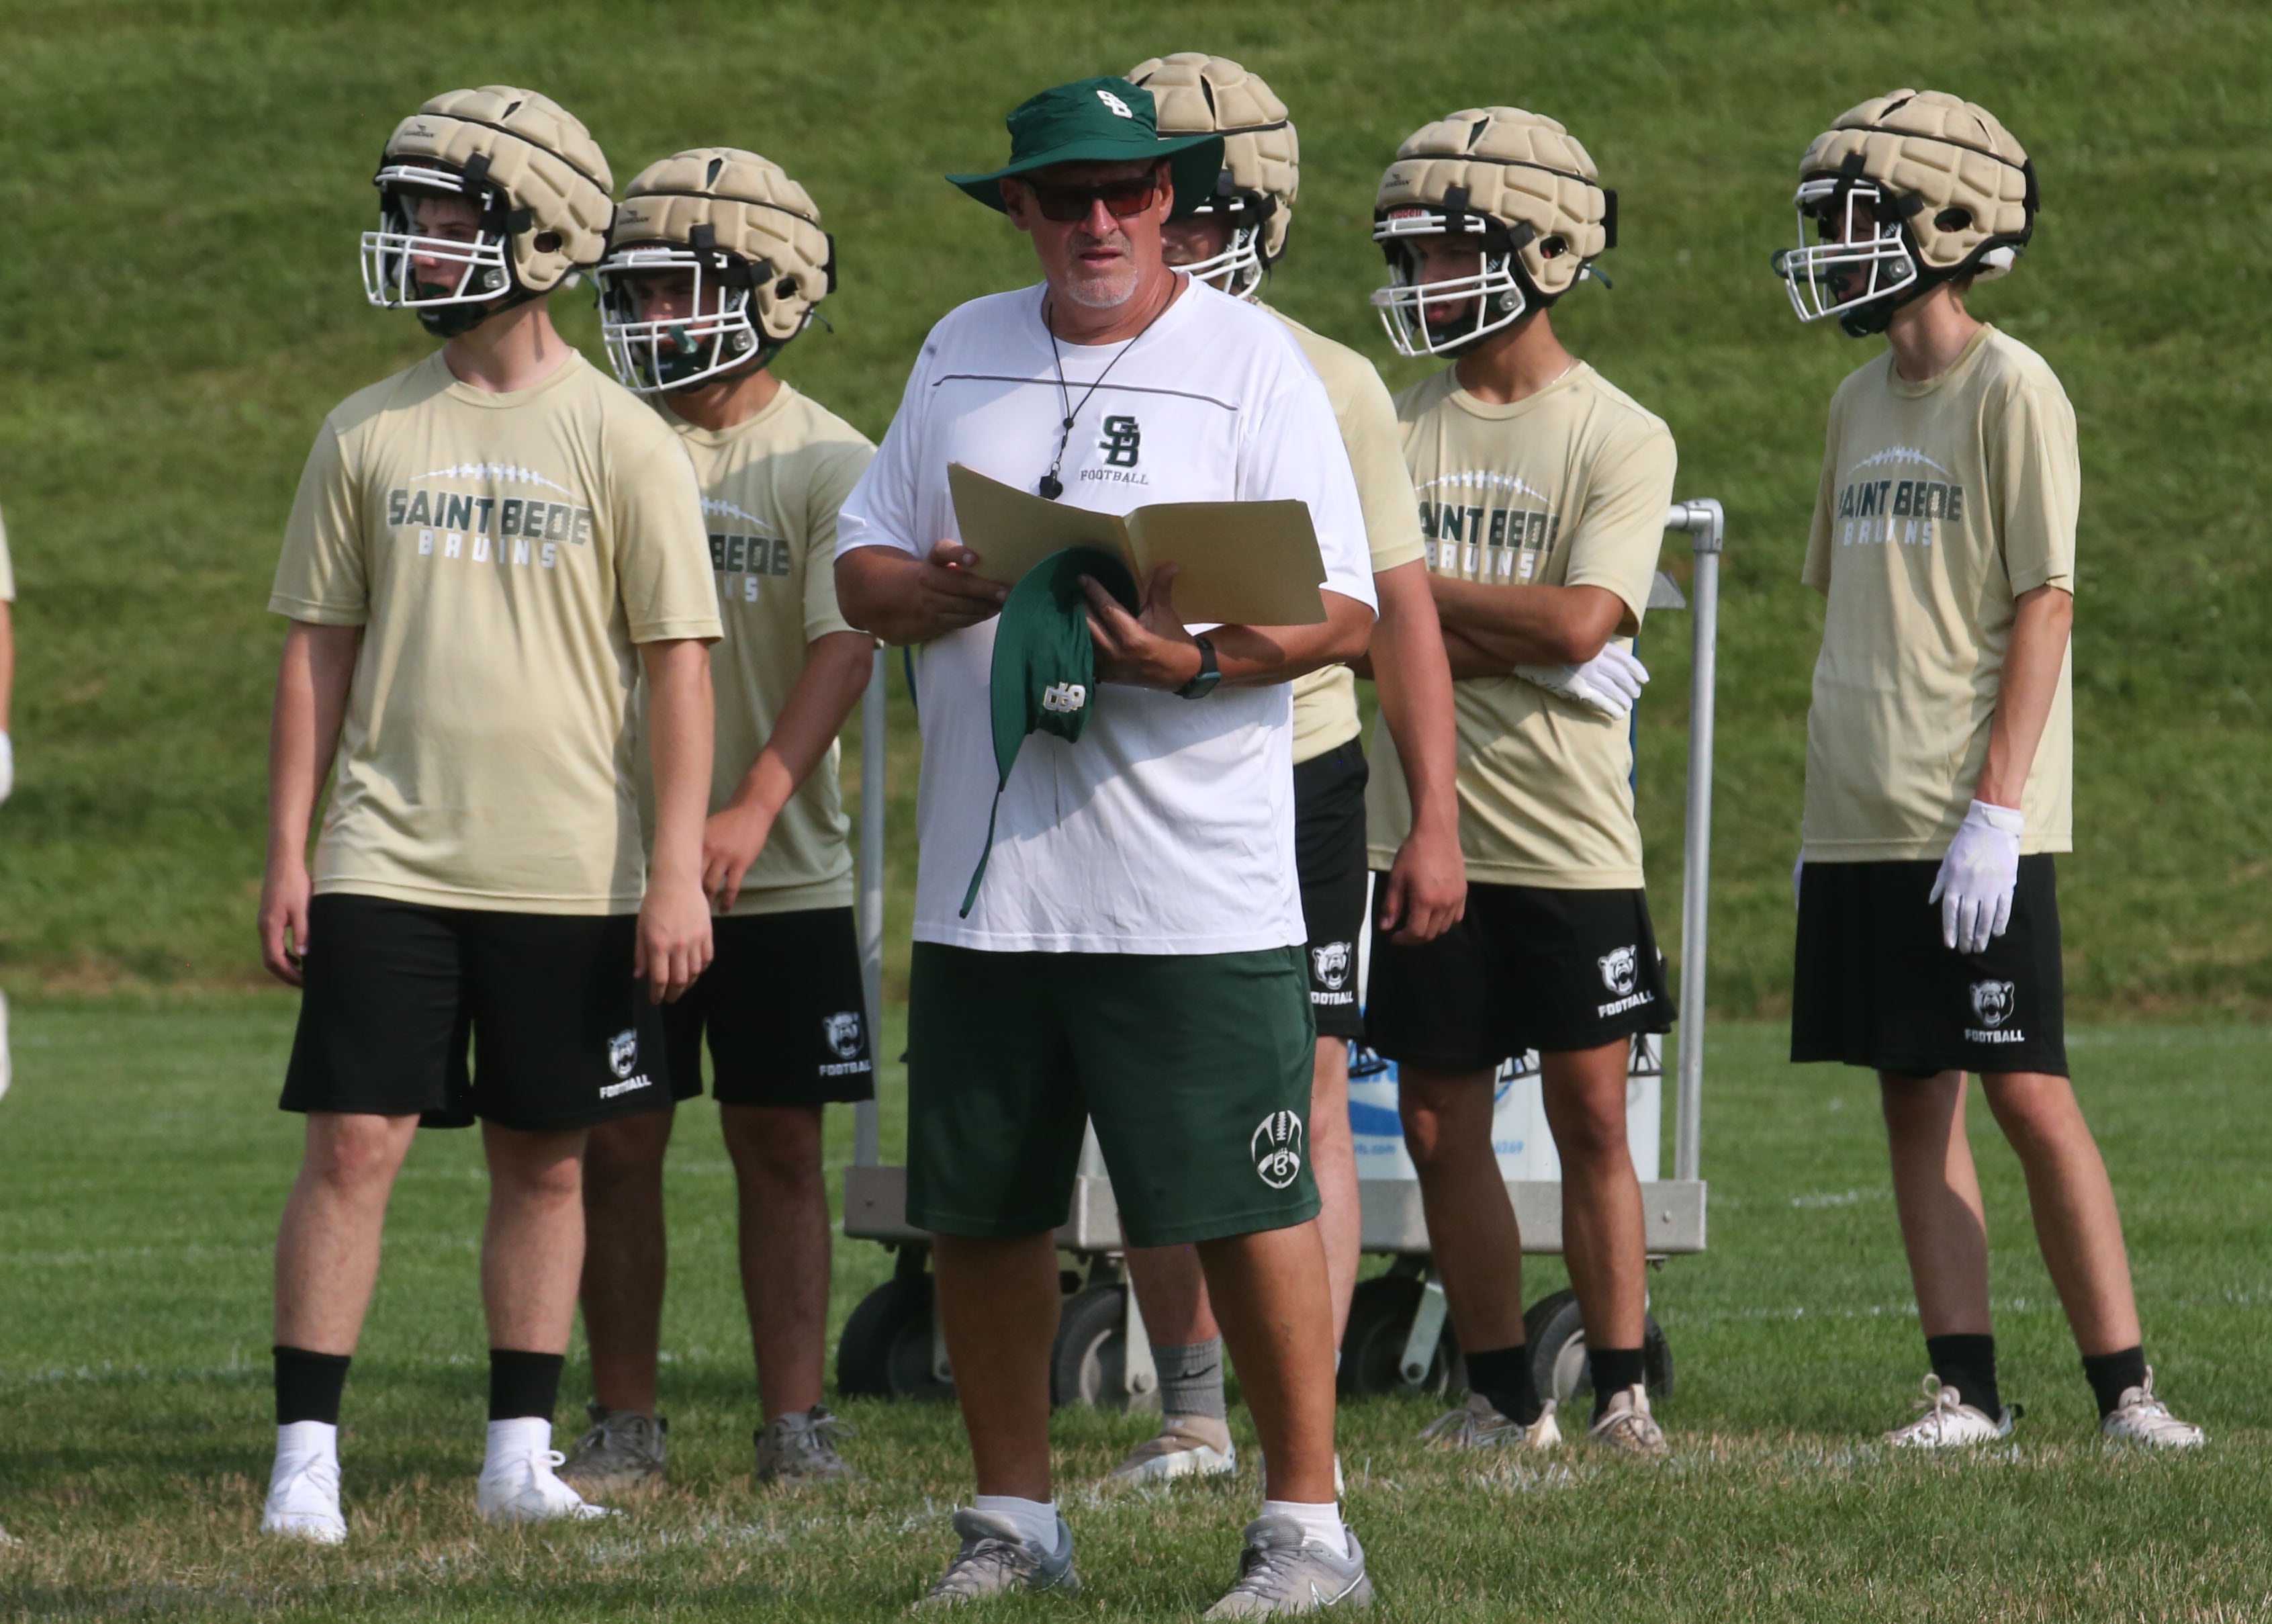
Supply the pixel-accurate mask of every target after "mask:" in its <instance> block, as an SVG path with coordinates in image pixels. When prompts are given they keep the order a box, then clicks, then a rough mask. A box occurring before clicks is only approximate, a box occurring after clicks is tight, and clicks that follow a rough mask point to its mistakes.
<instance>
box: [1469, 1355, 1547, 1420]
mask: <svg viewBox="0 0 2272 1624" xmlns="http://www.w3.org/2000/svg"><path fill="white" fill-rule="evenodd" d="M1468 1390H1469V1392H1470V1393H1480V1394H1482V1395H1483V1396H1484V1398H1485V1399H1487V1400H1489V1401H1490V1403H1491V1408H1492V1409H1494V1410H1496V1411H1498V1412H1499V1414H1501V1415H1503V1416H1505V1417H1506V1418H1507V1419H1508V1420H1510V1421H1520V1422H1521V1423H1522V1425H1523V1426H1529V1425H1530V1424H1531V1423H1532V1422H1534V1421H1536V1420H1537V1419H1538V1415H1539V1409H1540V1405H1539V1403H1538V1389H1537V1388H1536V1386H1535V1385H1534V1384H1533V1383H1532V1381H1531V1380H1530V1344H1529V1343H1527V1342H1518V1343H1515V1344H1514V1346H1513V1347H1512V1348H1493V1349H1491V1350H1490V1351H1488V1352H1484V1353H1470V1354H1469V1355H1468Z"/></svg>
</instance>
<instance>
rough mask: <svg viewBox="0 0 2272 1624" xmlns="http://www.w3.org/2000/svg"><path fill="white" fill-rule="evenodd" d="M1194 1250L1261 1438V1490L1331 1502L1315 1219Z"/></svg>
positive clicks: (1329, 1411) (1327, 1304)
mask: <svg viewBox="0 0 2272 1624" xmlns="http://www.w3.org/2000/svg"><path fill="white" fill-rule="evenodd" d="M1198 1250H1199V1254H1200V1263H1201V1264H1202V1265H1203V1266H1204V1267H1205V1268H1206V1269H1207V1287H1208V1292H1207V1295H1208V1297H1209V1298H1210V1299H1211V1300H1212V1301H1213V1302H1214V1303H1215V1304H1216V1305H1217V1308H1216V1313H1217V1315H1218V1317H1219V1318H1220V1319H1221V1320H1222V1328H1223V1341H1224V1343H1226V1344H1227V1345H1228V1347H1229V1350H1230V1356H1231V1358H1232V1359H1233V1360H1235V1361H1236V1362H1237V1366H1238V1381H1239V1387H1240V1388H1241V1390H1242V1391H1243V1392H1244V1394H1245V1396H1246V1406H1247V1408H1248V1410H1250V1411H1252V1413H1253V1416H1254V1430H1255V1432H1256V1433H1258V1434H1259V1438H1260V1441H1261V1444H1262V1453H1263V1458H1264V1462H1265V1475H1266V1482H1265V1484H1264V1493H1265V1496H1266V1498H1267V1499H1268V1500H1273V1501H1297V1502H1299V1503H1302V1504H1306V1505H1317V1506H1322V1505H1330V1504H1332V1503H1333V1502H1334V1499H1335V1498H1336V1496H1335V1494H1334V1347H1333V1343H1332V1341H1331V1339H1330V1333H1331V1330H1332V1327H1333V1301H1332V1298H1331V1295H1330V1293H1329V1291H1328V1289H1327V1283H1326V1268H1325V1261H1326V1260H1325V1248H1324V1246H1322V1245H1321V1244H1320V1242H1319V1239H1318V1230H1317V1225H1316V1224H1315V1223H1314V1222H1313V1223H1309V1224H1295V1225H1293V1226H1292V1227H1290V1228H1288V1229H1279V1230H1263V1231H1258V1232H1256V1233H1254V1234H1251V1235H1233V1236H1229V1237H1226V1238H1225V1239H1221V1240H1208V1241H1202V1242H1200V1245H1199V1248H1198Z"/></svg>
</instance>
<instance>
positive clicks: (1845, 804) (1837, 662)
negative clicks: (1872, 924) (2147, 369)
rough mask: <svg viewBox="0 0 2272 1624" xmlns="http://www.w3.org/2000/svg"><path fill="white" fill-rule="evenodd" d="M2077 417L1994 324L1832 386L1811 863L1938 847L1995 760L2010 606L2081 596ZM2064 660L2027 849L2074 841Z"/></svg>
mask: <svg viewBox="0 0 2272 1624" xmlns="http://www.w3.org/2000/svg"><path fill="white" fill-rule="evenodd" d="M2081 483H2082V475H2081V468H2079V466H2078V464H2077V460H2076V454H2075V434H2074V408H2071V407H2070V406H2069V405H2068V404H2067V399H2066V392H2065V391H2064V390H2062V389H2061V388H2060V387H2059V379H2058V378H2056V377H2055V376H2053V375H2052V370H2051V368H2050V367H2048V366H2046V365H2045V364H2044V359H2043V357H2042V356H2040V355H2037V354H2036V352H2035V351H2033V350H2032V349H2029V348H2028V347H2027V346H2026V345H2024V344H2022V343H2021V342H2020V341H2018V340H2017V339H2015V338H2012V337H2010V336H2008V335H2007V334H2005V333H1999V332H1997V331H1996V329H1995V328H1993V327H1988V326H1984V327H1982V328H1981V330H1980V331H1979V332H1978V333H1975V334H1974V335H1973V337H1972V341H1971V342H1970V343H1969V344H1968V345H1966V346H1965V348H1964V353H1963V354H1962V355H1960V356H1958V357H1957V360H1956V363H1955V364H1954V366H1952V367H1950V368H1949V369H1948V370H1947V371H1946V372H1943V373H1942V374H1941V375H1940V376H1939V378H1934V379H1933V380H1932V382H1930V383H1924V384H1912V383H1909V382H1906V381H1904V380H1903V379H1902V377H1901V376H1900V375H1899V374H1898V373H1896V372H1895V370H1894V358H1893V355H1892V353H1891V352H1890V351H1888V352H1887V354H1885V355H1880V356H1879V357H1878V358H1877V359H1876V360H1874V361H1872V362H1870V363H1867V364H1865V365H1864V366H1863V367H1861V368H1860V369H1859V370H1857V371H1855V372H1854V373H1853V374H1852V375H1851V376H1850V377H1849V378H1847V379H1846V381H1845V382H1844V383H1843V384H1842V385H1839V388H1838V393H1837V395H1836V397H1835V399H1834V400H1832V401H1831V403H1830V430H1829V435H1828V441H1827V447H1826V450H1825V453H1824V456H1823V462H1822V484H1821V489H1820V491H1819V492H1818V493H1817V495H1816V497H1815V502H1814V527H1813V530H1812V533H1811V534H1810V535H1809V536H1808V537H1807V543H1806V568H1805V581H1806V583H1807V585H1809V586H1811V587H1814V588H1816V589H1817V590H1818V591H1820V592H1822V593H1824V594H1825V595H1827V598H1828V600H1829V601H1828V603H1827V606H1826V608H1825V610H1824V614H1823V622H1822V653H1821V655H1820V656H1819V657H1818V658H1817V659H1816V661H1815V662H1814V703H1813V706H1812V708H1811V709H1810V710H1809V711H1808V713H1807V719H1806V813H1805V826H1804V833H1805V859H1806V861H1808V862H1810V863H1818V862H1820V863H1840V862H1845V863H1864V862H1880V861H1889V860H1917V859H1923V858H1937V857H1939V856H1940V855H1941V854H1942V853H1943V852H1945V851H1947V849H1948V842H1949V840H1950V838H1951V837H1952V836H1954V834H1955V833H1956V827H1957V825H1959V824H1960V823H1962V822H1963V821H1964V814H1965V811H1966V809H1967V808H1968V806H1969V805H1970V803H1971V800H1972V790H1973V786H1974V785H1975V784H1976V783H1977V782H1978V781H1979V777H1980V771H1981V768H1982V767H1984V766H1985V765H1986V762H1987V760H1988V733H1989V726H1990V723H1991V722H1992V720H1993V719H1994V716H1995V712H1996V696H1997V692H1998V691H1999V687H2000V686H2001V684H2002V678H2003V670H2004V651H2005V648H2006V647H2007V644H2008V642H2009V641H2010V639H2011V632H2012V621H2013V617H2014V613H2015V612H2016V611H2015V609H2014V600H2015V599H2017V598H2018V596H2019V595H2021V594H2022V593H2024V592H2029V591H2032V590H2033V589H2034V588H2036V587H2043V586H2054V587H2063V588H2065V589H2066V590H2067V591H2069V592H2072V591H2074V527H2075V512H2076V507H2077V505H2078V503H2079V501H2080V498H2081ZM2072 673H2073V662H2072V659H2071V658H2070V660H2069V662H2067V663H2066V664H2063V665H2062V666H2061V667H2060V669H2059V691H2058V692H2057V694H2056V695H2055V696H2054V697H2053V699H2052V711H2051V716H2050V719H2049V720H2048V721H2047V722H2046V723H2045V725H2044V737H2043V743H2042V744H2041V745H2039V746H2038V747H2037V752H2036V759H2035V762H2034V765H2033V766H2032V767H2031V768H2030V769H2029V774H2028V782H2027V788H2026V790H2024V791H2023V793H2022V796H2021V811H2022V813H2023V814H2024V816H2025V818H2026V832H2025V833H2024V834H2023V835H2022V838H2021V842H2020V849H2021V850H2022V851H2023V852H2039V851H2067V850H2071V849H2073V834H2074V701H2073V697H2072V695H2071V693H2070V692H2069V685H2070V678H2071V677H2072Z"/></svg>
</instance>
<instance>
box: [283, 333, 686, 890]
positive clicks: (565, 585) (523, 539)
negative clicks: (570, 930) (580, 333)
mask: <svg viewBox="0 0 2272 1624" xmlns="http://www.w3.org/2000/svg"><path fill="white" fill-rule="evenodd" d="M268 607H269V608H270V609H271V610H273V611H274V612H275V613H277V614H280V615H288V616H290V617H292V618H293V619H295V620H304V621H311V622H314V623H316V624H318V625H348V626H361V627H362V647H361V649H360V651H359V652H358V653H357V655H356V657H355V678H354V684H353V686H352V687H351V688H350V689H349V691H348V707H347V716H346V722H345V725H344V726H343V727H342V728H341V730H340V747H339V756H338V760H337V763H336V766H335V768H334V777H333V787H332V798H331V805H330V807H329V809H328V810H327V811H326V812H325V817H324V827H323V834H322V837H321V839H320V840H319V841H318V845H317V849H316V871H315V886H316V890H317V893H318V894H326V893H330V892H355V893H358V894H363V895H370V896H384V897H392V898H396V899H398V900H400V901H404V902H423V903H429V904H432V905H435V906H439V907H448V908H479V909H496V910H500V911H505V912H514V913H535V914H609V913H631V912H634V911H636V910H637V909H638V908H639V897H640V894H641V891H642V890H643V888H644V886H645V883H646V879H645V863H644V859H643V857H642V855H641V839H640V824H639V797H638V786H637V777H636V775H635V774H634V772H633V770H632V735H633V733H634V731H635V715H634V708H633V698H634V693H635V691H636V688H637V685H638V678H639V654H638V650H637V648H636V647H635V645H637V644H639V643H647V642H656V641H661V640H667V639H673V638H703V639H714V638H715V637H717V636H718V634H719V628H718V604H717V597H716V595H715V591H714V588H713V587H712V586H711V582H710V570H709V560H708V558H707V556H706V549H705V546H704V542H703V534H702V507H701V496H700V493H699V491H698V490H696V489H695V484H694V470H693V468H691V466H690V465H689V464H688V462H687V460H686V453H685V452H684V450H683V449H682V448H681V446H680V445H679V442H678V437H677V436H676V435H675V434H673V433H672V432H671V431H670V430H669V428H667V427H666V426H665V425H664V424H663V423H662V422H661V420H660V419H659V418H657V417H656V415H654V412H652V411H650V410H649V409H648V408H646V406H645V405H643V404H641V403H640V401H639V399H638V398H637V397H636V396H634V395H632V393H630V392H629V391H628V390H625V389H623V388H621V387H619V386H617V385H616V384H615V383H614V382H612V381H611V380H609V379H608V378H604V377H602V375H601V374H600V373H599V372H598V371H597V370H594V368H593V367H592V366H591V364H590V363H587V362H586V361H585V360H584V359H583V358H582V357H581V356H580V355H571V356H570V358H569V359H568V360H567V361H566V362H564V363H563V364H562V365H561V367H560V369H559V370H557V371H556V372H555V373H553V374H552V376H550V377H549V378H546V379H545V380H544V381H543V382H542V383H541V384H538V385H536V386H535V387H534V388H532V389H524V390H519V391H516V392H514V393H511V394H490V393H484V392H482V391H481V390H479V389H475V388H473V387H471V386H470V385H466V384H462V383H460V382H458V381H457V379H456V378H452V376H451V373H450V371H449V369H448V368H447V367H446V366H445V364H444V363H443V360H442V356H441V355H440V353H439V352H437V353H436V354H434V355H430V356H429V357H428V358H427V359H426V360H424V361H422V362H420V363H418V364H417V365H416V366H414V367H412V368H410V369H409V370H407V371H406V372H401V373H398V374H397V375H396V376H394V377H392V378H388V379H387V380H386V381H385V383H383V384H378V385H374V386H373V387H371V388H369V389H365V390H363V391H362V392H361V393H357V394H354V395H350V396H349V397H348V399H347V400H346V401H345V402H344V403H342V404H341V405H340V407H338V408H336V409H335V410H333V413H332V415H330V416H329V417H327V418H325V420H324V427H323V430H322V431H321V432H320V433H319V434H318V436H317V437H316V445H315V449H314V450H313V451H312V452H310V453H309V457H308V465H307V468H306V470H305V471H304V472H303V474H302V475H301V476H300V494H299V497H298V498H297V499H296V500H295V502H294V503H293V505H292V518H291V522H290V524H289V525H288V528H287V529H286V531H285V537H284V552H283V557H282V558H281V560H280V562H279V563H278V565H277V567H276V585H275V589H274V591H273V594H272V595H271V596H270V598H269V600H268Z"/></svg>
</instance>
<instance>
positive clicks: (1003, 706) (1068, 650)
mask: <svg viewBox="0 0 2272 1624" xmlns="http://www.w3.org/2000/svg"><path fill="white" fill-rule="evenodd" d="M1084 575H1086V576H1087V577H1088V578H1089V579H1090V580H1094V581H1095V582H1096V584H1097V585H1098V586H1100V587H1103V588H1104V589H1105V590H1106V591H1107V592H1109V593H1110V594H1111V595H1113V596H1114V597H1115V598H1117V599H1118V600H1119V602H1120V603H1121V606H1122V607H1123V608H1125V610H1127V611H1128V612H1129V613H1130V614H1135V613H1137V612H1138V611H1139V610H1140V608H1141V603H1140V601H1139V600H1138V598H1137V595H1136V581H1135V579H1134V577H1132V576H1131V575H1130V574H1129V573H1128V566H1127V565H1124V564H1123V563H1121V562H1120V560H1119V559H1118V558H1115V557H1113V556H1112V554H1110V553H1109V552H1105V551H1102V550H1100V549H1098V548H1095V547H1068V548H1066V549H1065V550H1063V551H1062V552H1053V553H1051V554H1050V556H1049V557H1048V558H1044V559H1043V560H1042V561H1041V562H1040V563H1039V564H1036V565H1034V567H1033V568H1032V569H1030V570H1028V571H1027V572H1026V573H1025V574H1024V575H1023V576H1021V577H1020V578H1019V580H1018V584H1017V585H1016V586H1014V587H1011V588H1010V595H1009V597H1008V598H1006V599H1005V600H1004V602H1003V604H1002V612H1001V613H1000V614H999V615H998V617H996V618H995V623H994V664H993V667H992V670H990V673H989V675H988V679H987V685H988V689H989V691H990V704H991V706H992V708H993V722H994V768H995V782H994V809H993V811H992V812H988V813H987V814H986V844H985V846H984V847H983V848H982V849H980V851H979V853H978V866H977V867H976V868H975V869H973V870H972V871H971V872H970V885H969V888H968V889H967V890H966V891H964V892H963V894H962V912H961V914H960V916H959V917H961V918H964V919H968V917H970V909H971V907H972V905H973V904H975V902H977V901H978V886H979V882H980V881H981V880H983V879H985V878H986V864H987V861H988V859H990V857H992V856H993V855H994V819H995V817H996V815H997V814H998V813H999V812H1001V810H1002V791H1003V790H1005V789H1006V788H1007V787H1008V786H1009V782H1010V769H1011V768H1012V767H1015V766H1017V765H1018V751H1019V748H1020V746H1021V745H1024V744H1025V742H1026V735H1027V734H1028V733H1036V732H1038V733H1052V734H1055V735H1056V736H1057V737H1059V738H1061V739H1064V740H1065V742H1066V743H1068V744H1072V743H1076V742H1078V741H1079V739H1080V736H1081V734H1082V733H1083V732H1084V731H1085V730H1087V727H1088V719H1089V716H1090V715H1091V714H1092V713H1094V712H1095V708H1096V645H1095V643H1094V642H1092V641H1090V640H1089V635H1088V596H1087V594H1086V593H1085V592H1083V591H1082V590H1081V585H1080V578H1081V577H1082V576H1084Z"/></svg>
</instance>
